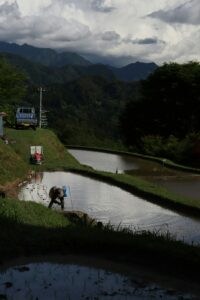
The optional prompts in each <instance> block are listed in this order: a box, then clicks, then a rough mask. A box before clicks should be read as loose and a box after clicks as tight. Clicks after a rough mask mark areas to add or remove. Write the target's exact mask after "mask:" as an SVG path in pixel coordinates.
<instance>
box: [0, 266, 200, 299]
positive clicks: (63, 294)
mask: <svg viewBox="0 0 200 300" xmlns="http://www.w3.org/2000/svg"><path fill="white" fill-rule="evenodd" d="M188 297H189V298H188ZM0 299H9V300H23V299H27V300H29V299H30V300H31V299H38V300H39V299H43V300H44V299H48V300H58V299H59V300H66V299H67V300H79V299H85V300H86V299H88V300H89V299H92V300H94V299H96V300H111V299H112V300H140V299H141V300H142V299H143V300H148V299H165V300H175V299H191V300H192V299H196V298H195V297H193V296H192V295H191V294H186V293H183V292H179V291H176V290H174V289H173V290H172V289H169V288H168V289H167V288H166V287H164V288H163V287H161V286H160V285H158V284H157V283H154V282H148V281H146V280H144V279H142V278H138V276H134V277H133V276H131V277H130V276H125V275H123V274H119V273H115V272H110V271H108V270H105V269H101V268H94V267H88V266H83V265H77V264H58V263H52V262H43V263H30V264H26V265H18V266H15V267H13V268H9V269H7V270H6V271H4V272H0Z"/></svg>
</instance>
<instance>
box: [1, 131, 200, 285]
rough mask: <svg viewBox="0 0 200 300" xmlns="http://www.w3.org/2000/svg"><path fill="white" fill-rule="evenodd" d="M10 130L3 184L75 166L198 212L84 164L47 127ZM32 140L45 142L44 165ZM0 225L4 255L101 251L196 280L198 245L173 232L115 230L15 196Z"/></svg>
mask: <svg viewBox="0 0 200 300" xmlns="http://www.w3.org/2000/svg"><path fill="white" fill-rule="evenodd" d="M6 135H7V136H8V139H9V144H8V145H6V144H3V142H2V141H1V142H0V151H1V153H3V154H2V155H1V156H0V163H1V169H2V170H4V168H6V169H7V171H5V170H4V171H2V172H1V174H0V184H1V185H2V186H3V185H4V184H5V183H7V182H9V181H14V180H16V179H17V178H20V177H21V176H22V177H23V176H25V173H26V174H27V172H28V171H30V170H31V169H34V170H38V171H42V170H73V171H74V172H78V173H81V174H83V175H86V176H91V177H95V178H97V179H100V180H104V181H106V182H109V183H111V184H114V185H118V186H121V187H123V188H124V189H126V190H129V191H130V192H133V193H138V194H139V195H141V196H145V197H146V198H148V197H149V199H150V200H151V201H158V202H160V204H161V205H163V203H164V205H167V204H168V205H170V204H173V203H178V202H177V201H179V203H178V207H179V208H181V207H185V206H186V207H187V208H190V207H191V208H193V209H194V212H196V211H197V212H198V211H199V206H197V205H196V203H193V202H189V199H186V200H184V199H183V198H182V197H175V196H173V195H172V194H167V193H166V190H164V189H162V188H159V187H157V186H155V185H154V184H151V183H147V182H145V181H142V180H140V179H139V178H137V177H132V176H129V175H122V174H111V173H106V172H97V171H94V170H92V169H91V168H87V167H84V166H81V165H80V164H79V163H78V162H77V161H76V160H75V159H74V158H73V157H72V156H71V155H70V154H69V153H68V152H67V150H66V148H65V147H64V146H63V145H62V144H61V143H60V142H59V140H58V139H57V137H56V136H55V135H54V134H53V133H52V132H51V131H49V130H42V129H41V130H36V131H32V130H13V129H9V130H7V131H6ZM31 145H42V146H43V147H44V157H45V160H44V163H43V164H42V165H41V166H34V165H30V164H29V155H30V153H29V149H30V146H31ZM6 172H8V173H6ZM174 197H175V198H174ZM177 199H178V200H177ZM184 201H186V202H185V203H184ZM0 226H1V231H0V243H1V244H0V255H1V259H2V260H4V259H10V258H14V257H19V256H32V255H36V254H40V255H42V254H47V253H48V254H55V253H59V254H69V253H70V254H72V253H73V254H85V255H98V256H103V257H107V258H112V259H115V260H120V261H122V262H125V263H136V262H137V263H140V264H144V265H149V266H151V267H152V268H156V269H162V271H165V272H168V273H173V272H174V274H177V273H178V274H179V275H180V276H181V275H183V274H184V276H187V277H188V278H195V279H196V280H197V279H198V276H196V274H197V272H199V267H200V251H199V247H194V246H189V245H185V244H183V243H181V242H177V241H173V240H172V239H170V237H169V236H166V237H162V236H159V235H158V234H150V233H140V234H138V233H135V234H133V233H132V232H129V231H128V230H119V231H113V230H112V228H109V226H108V227H98V226H90V225H88V224H82V225H78V224H74V223H71V222H70V221H69V220H68V219H66V218H65V217H64V216H63V215H62V214H60V213H56V212H54V211H51V210H49V209H47V208H46V207H44V206H42V205H39V204H36V203H31V202H23V201H16V200H12V199H0ZM195 276H196V277H195Z"/></svg>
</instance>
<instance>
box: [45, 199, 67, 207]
mask: <svg viewBox="0 0 200 300" xmlns="http://www.w3.org/2000/svg"><path fill="white" fill-rule="evenodd" d="M54 203H56V204H58V205H61V209H64V197H61V198H60V201H58V200H56V199H55V198H52V199H51V201H50V203H49V205H48V208H51V207H52V205H53V204H54Z"/></svg>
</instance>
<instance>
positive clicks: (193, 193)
mask: <svg viewBox="0 0 200 300" xmlns="http://www.w3.org/2000/svg"><path fill="white" fill-rule="evenodd" d="M68 151H69V152H70V153H71V154H72V155H73V156H75V157H76V159H77V160H78V161H79V162H80V163H81V164H86V165H89V166H91V167H93V168H95V169H97V170H102V171H109V172H116V170H118V171H119V173H123V172H124V173H128V174H130V175H139V176H142V177H143V178H145V179H146V180H148V181H152V182H154V183H157V184H159V185H161V186H163V187H165V188H167V189H168V190H170V191H171V192H174V193H176V194H178V195H181V196H186V197H190V198H192V199H195V200H198V201H200V175H198V174H193V173H189V172H182V171H177V170H173V169H170V168H167V167H166V166H165V164H159V163H157V162H154V161H149V160H146V159H142V158H138V157H135V156H127V155H120V154H107V153H103V152H96V151H87V150H75V149H70V150H68Z"/></svg>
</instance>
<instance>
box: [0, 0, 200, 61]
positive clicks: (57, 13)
mask: <svg viewBox="0 0 200 300" xmlns="http://www.w3.org/2000/svg"><path fill="white" fill-rule="evenodd" d="M147 16H148V17H147ZM199 32H200V2H199V0H192V1H188V0H162V1H161V0H151V1H147V0H143V1H141V0H123V1H122V0H84V1H83V0H82V1H81V0H34V1H32V2H31V1H30V0H7V1H6V0H0V40H2V41H8V42H15V43H18V44H23V43H27V44H30V45H33V46H37V47H49V48H53V49H55V50H58V51H73V52H77V53H79V54H82V55H84V54H87V55H91V57H97V58H98V57H100V58H101V62H102V61H103V60H104V61H107V60H106V57H108V58H109V60H110V61H112V62H114V61H118V60H120V61H121V62H122V61H124V62H128V61H129V62H133V61H135V59H137V60H141V61H155V62H156V63H162V62H164V61H171V60H175V61H183V60H187V58H188V59H190V60H191V59H194V60H197V59H199V60H200V34H199ZM194 44H195V45H194ZM123 57H124V60H123Z"/></svg>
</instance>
